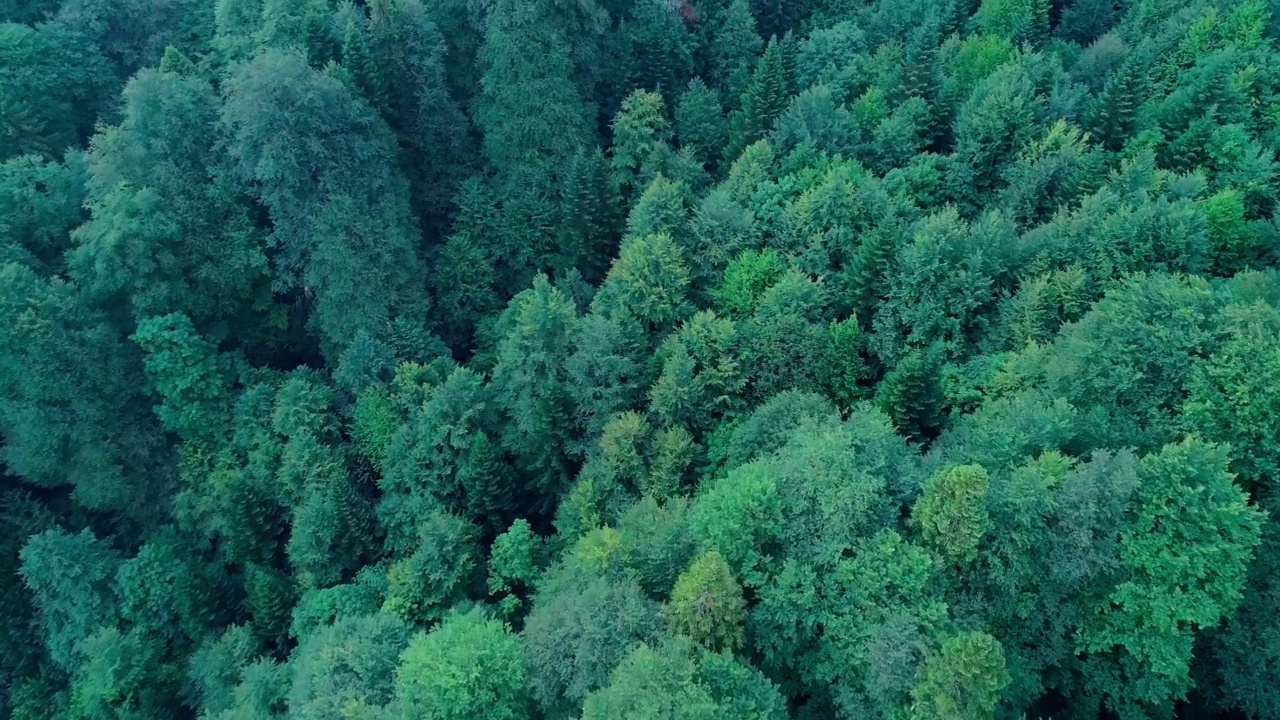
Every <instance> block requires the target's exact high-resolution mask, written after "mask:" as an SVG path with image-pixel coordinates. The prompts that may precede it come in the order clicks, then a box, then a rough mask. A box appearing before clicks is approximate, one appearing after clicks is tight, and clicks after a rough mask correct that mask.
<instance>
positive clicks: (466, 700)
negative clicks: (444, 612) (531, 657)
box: [395, 610, 529, 720]
mask: <svg viewBox="0 0 1280 720" xmlns="http://www.w3.org/2000/svg"><path fill="white" fill-rule="evenodd" d="M526 672H527V671H526V670H525V665H524V658H523V656H522V655H521V649H520V640H519V638H518V637H517V636H515V635H512V634H511V632H510V631H509V630H508V629H507V628H506V627H504V626H503V625H502V624H501V623H500V622H498V621H496V620H490V619H487V618H486V617H485V616H484V614H483V613H482V612H481V611H479V610H472V611H470V612H468V613H466V614H464V615H462V614H459V615H450V616H449V617H447V618H445V620H444V622H443V623H441V624H440V626H439V627H437V628H436V629H435V630H432V631H431V632H430V633H426V634H423V633H419V634H418V635H416V636H415V637H414V638H413V641H412V642H410V643H409V647H408V648H407V649H406V650H405V652H404V656H403V657H402V658H401V659H400V665H399V668H398V669H397V670H396V680H395V688H396V700H397V703H398V705H399V707H400V708H401V710H400V712H401V716H402V717H406V718H409V717H415V718H417V717H421V718H431V720H453V719H456V720H463V719H464V718H465V719H470V718H475V719H476V720H519V718H525V717H528V716H529V709H528V707H527V702H526V701H525V698H524V695H523V692H524V686H525V678H526Z"/></svg>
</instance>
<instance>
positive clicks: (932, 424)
mask: <svg viewBox="0 0 1280 720" xmlns="http://www.w3.org/2000/svg"><path fill="white" fill-rule="evenodd" d="M940 355H941V353H940V352H939V351H937V350H913V351H911V352H910V353H908V354H907V355H906V357H904V358H903V359H902V360H901V361H900V362H899V363H898V364H897V365H896V366H895V367H894V368H893V370H891V371H890V372H889V374H887V375H885V377H884V379H883V380H882V381H881V382H880V387H879V388H878V389H877V391H876V405H877V406H879V407H880V409H881V410H883V411H884V413H885V414H886V415H888V416H889V418H890V419H892V420H893V424H894V425H896V426H897V427H898V429H899V430H900V431H901V432H902V433H903V434H905V435H906V436H907V437H909V438H910V439H911V440H913V441H914V442H918V443H925V442H928V441H929V440H932V439H933V438H935V437H937V434H938V431H939V430H940V429H941V428H942V422H943V414H942V411H943V394H942V388H941V385H940V382H941V378H940V372H941V362H940Z"/></svg>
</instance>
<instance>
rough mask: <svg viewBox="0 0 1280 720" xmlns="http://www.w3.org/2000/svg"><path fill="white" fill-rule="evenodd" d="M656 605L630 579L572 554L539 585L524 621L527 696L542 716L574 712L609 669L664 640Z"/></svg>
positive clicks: (605, 680)
mask: <svg viewBox="0 0 1280 720" xmlns="http://www.w3.org/2000/svg"><path fill="white" fill-rule="evenodd" d="M662 631H663V624H662V615H661V612H660V611H659V608H658V605H657V604H656V603H655V602H653V601H652V600H650V599H649V598H647V597H645V595H644V591H643V590H641V589H640V586H639V585H637V584H636V583H635V581H633V580H628V579H620V578H614V577H609V576H601V575H599V574H598V571H597V570H594V569H592V568H591V566H590V565H589V564H587V563H586V562H584V561H583V560H582V559H580V558H577V557H574V556H570V557H569V558H568V559H567V560H566V561H565V562H563V564H561V565H559V566H557V567H553V568H552V569H551V570H550V571H549V576H548V577H547V579H546V580H545V581H544V582H543V584H542V585H540V586H539V588H538V593H537V595H536V596H535V599H534V605H533V610H532V611H531V612H530V613H529V617H528V618H527V619H526V620H525V626H524V631H523V632H522V633H521V635H522V638H523V640H524V648H525V658H526V662H527V663H528V668H529V693H530V695H531V696H532V697H533V699H534V700H535V701H536V702H537V703H538V704H539V705H540V706H541V707H542V708H543V709H544V710H547V711H548V712H560V711H563V710H565V709H567V708H574V707H577V706H578V704H579V703H581V702H582V699H583V698H584V697H585V696H586V695H587V694H588V693H590V692H592V691H594V690H597V689H599V688H602V687H604V686H605V685H607V683H608V681H609V676H610V673H611V672H612V671H613V669H614V667H616V666H617V665H618V663H620V662H622V660H623V659H624V658H625V657H626V656H627V654H628V653H630V651H631V650H632V649H633V648H635V647H636V646H638V645H639V644H641V643H655V642H657V641H658V639H659V638H660V637H661V636H662Z"/></svg>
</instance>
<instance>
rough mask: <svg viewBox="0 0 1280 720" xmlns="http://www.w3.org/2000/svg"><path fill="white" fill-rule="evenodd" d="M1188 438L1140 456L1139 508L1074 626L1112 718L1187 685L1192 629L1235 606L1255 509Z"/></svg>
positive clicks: (1164, 700) (1215, 455) (1217, 451)
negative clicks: (1103, 589) (1115, 578)
mask: <svg viewBox="0 0 1280 720" xmlns="http://www.w3.org/2000/svg"><path fill="white" fill-rule="evenodd" d="M1226 466H1227V454H1226V452H1225V451H1224V450H1223V448H1221V447H1218V446H1214V445H1209V444H1206V443H1203V442H1200V441H1197V440H1186V441H1184V442H1182V443H1179V444H1177V445H1167V446H1165V447H1164V449H1162V450H1161V451H1160V452H1159V453H1156V454H1154V455H1149V456H1147V457H1146V458H1144V459H1143V461H1142V465H1141V467H1140V469H1139V475H1140V477H1141V479H1142V484H1141V486H1140V487H1139V489H1138V507H1137V510H1136V512H1135V515H1134V517H1133V519H1132V520H1131V522H1130V524H1129V525H1128V527H1127V528H1126V530H1125V532H1124V534H1123V535H1122V536H1121V538H1120V543H1121V552H1120V560H1121V563H1122V564H1121V572H1122V579H1121V582H1120V583H1119V585H1118V586H1117V587H1116V588H1115V590H1114V591H1113V592H1112V594H1111V595H1110V597H1108V598H1107V599H1106V600H1105V601H1104V602H1103V603H1100V605H1099V607H1098V609H1097V611H1096V614H1095V616H1094V617H1093V618H1092V620H1091V622H1089V623H1088V624H1087V625H1086V626H1085V628H1084V631H1083V632H1082V633H1081V636H1080V641H1079V649H1080V650H1081V651H1083V652H1086V653H1089V658H1088V660H1087V663H1088V664H1089V665H1091V666H1093V672H1092V673H1090V677H1089V681H1088V687H1089V690H1090V691H1091V692H1092V693H1095V694H1097V695H1099V696H1102V697H1103V698H1105V702H1106V704H1107V706H1108V707H1110V708H1112V709H1113V710H1114V711H1115V712H1116V713H1117V714H1119V715H1120V716H1121V717H1143V716H1145V715H1146V714H1147V712H1148V708H1153V709H1155V710H1156V711H1160V710H1159V708H1160V707H1161V706H1168V705H1169V704H1170V703H1172V702H1173V701H1174V700H1178V699H1181V698H1183V697H1185V695H1186V693H1187V691H1188V690H1189V689H1190V685H1191V683H1190V679H1189V677H1188V668H1189V666H1190V663H1191V656H1192V643H1193V640H1194V635H1193V632H1194V630H1195V629H1198V628H1204V627H1213V626H1215V625H1217V624H1218V623H1219V622H1221V621H1222V619H1223V618H1224V617H1227V616H1230V615H1231V614H1233V613H1234V612H1235V608H1236V606H1237V605H1238V604H1239V602H1240V598H1241V591H1242V589H1243V587H1244V582H1245V571H1246V568H1247V566H1248V563H1249V560H1250V559H1251V558H1252V557H1253V552H1254V548H1256V547H1257V546H1258V543H1259V532H1260V528H1261V523H1262V520H1263V517H1264V516H1263V514H1262V513H1261V512H1260V511H1259V510H1258V509H1257V508H1255V507H1251V506H1250V505H1248V504H1247V502H1246V498H1245V495H1244V493H1243V492H1241V491H1240V489H1239V488H1237V487H1236V486H1235V485H1234V484H1233V483H1232V481H1231V480H1232V478H1231V475H1230V474H1229V473H1228V472H1227V469H1226Z"/></svg>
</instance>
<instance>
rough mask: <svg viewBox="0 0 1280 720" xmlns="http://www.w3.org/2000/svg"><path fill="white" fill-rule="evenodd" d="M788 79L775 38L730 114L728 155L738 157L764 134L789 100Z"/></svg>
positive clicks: (782, 54)
mask: <svg viewBox="0 0 1280 720" xmlns="http://www.w3.org/2000/svg"><path fill="white" fill-rule="evenodd" d="M789 87H790V82H789V80H788V77H787V69H786V62H785V58H784V50H783V47H782V43H780V42H779V41H778V39H777V38H776V37H775V38H774V39H772V40H770V41H769V45H768V46H767V47H766V48H765V50H764V54H763V55H761V56H760V60H759V62H758V63H757V64H756V69H755V72H754V73H752V75H751V83H750V84H749V85H748V86H747V89H746V92H745V94H744V95H743V96H742V105H741V107H739V108H738V109H737V110H735V111H734V112H733V113H732V114H731V115H730V116H729V124H730V131H729V133H730V137H729V150H728V152H727V153H726V156H727V157H737V156H738V154H739V153H740V152H742V150H743V149H744V148H746V147H747V146H748V145H750V144H751V143H753V142H755V141H757V140H759V139H760V138H762V137H764V136H765V134H766V133H768V132H769V130H770V129H772V128H773V121H774V120H775V119H776V118H777V117H778V115H780V114H782V111H783V110H785V109H786V106H787V103H788V102H789V101H790V93H789V90H788V89H789Z"/></svg>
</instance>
